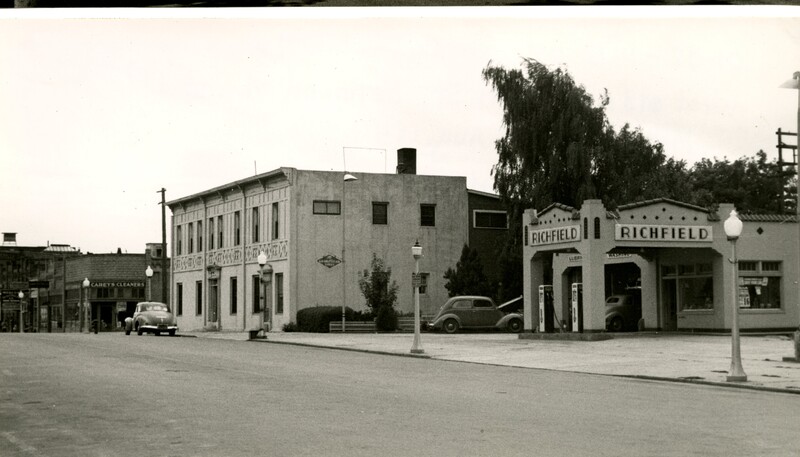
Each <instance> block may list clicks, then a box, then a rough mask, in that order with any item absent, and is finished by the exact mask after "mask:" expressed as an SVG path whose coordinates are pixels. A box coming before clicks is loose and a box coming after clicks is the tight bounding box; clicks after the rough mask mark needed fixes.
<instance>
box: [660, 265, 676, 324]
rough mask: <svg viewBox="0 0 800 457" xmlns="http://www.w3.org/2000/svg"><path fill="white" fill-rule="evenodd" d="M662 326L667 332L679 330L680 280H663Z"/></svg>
mask: <svg viewBox="0 0 800 457" xmlns="http://www.w3.org/2000/svg"><path fill="white" fill-rule="evenodd" d="M661 322H662V323H663V325H662V326H661V328H662V329H663V330H664V331H667V332H674V331H676V330H678V280H677V279H675V278H664V279H662V280H661Z"/></svg>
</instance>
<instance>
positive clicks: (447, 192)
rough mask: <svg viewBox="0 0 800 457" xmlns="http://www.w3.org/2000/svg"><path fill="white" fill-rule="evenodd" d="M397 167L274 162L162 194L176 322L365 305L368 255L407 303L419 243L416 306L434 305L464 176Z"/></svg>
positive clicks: (457, 246) (204, 324)
mask: <svg viewBox="0 0 800 457" xmlns="http://www.w3.org/2000/svg"><path fill="white" fill-rule="evenodd" d="M401 151H405V154H408V151H409V150H408V149H406V150H401ZM412 151H413V150H412ZM398 171H400V172H399V173H398V174H375V173H352V174H347V173H344V172H325V171H308V170H297V169H294V168H281V169H278V170H274V171H272V172H268V173H264V174H260V175H257V176H253V177H251V178H247V179H243V180H240V181H237V182H234V183H231V184H227V185H224V186H220V187H216V188H213V189H209V190H207V191H204V192H201V193H198V194H195V195H191V196H188V197H185V198H181V199H178V200H175V201H172V202H169V203H168V205H169V207H170V209H171V210H172V214H173V216H172V236H173V246H172V249H173V251H172V256H173V258H174V262H173V272H172V275H173V280H172V287H171V290H172V291H173V295H172V305H173V308H174V309H175V311H176V315H177V316H178V325H179V327H180V328H181V329H182V330H192V329H210V330H251V329H257V328H263V327H264V326H268V327H269V328H271V329H277V330H280V329H281V328H282V327H283V325H285V324H287V323H290V322H295V321H296V315H297V311H298V310H300V309H303V308H306V307H313V306H326V305H327V306H342V305H345V306H347V307H350V308H353V309H356V310H363V309H366V306H365V299H364V297H363V295H362V293H361V290H360V288H359V284H358V281H359V279H361V278H362V277H364V274H365V273H366V272H368V270H369V269H370V264H371V261H372V258H373V256H377V257H379V258H380V259H382V260H383V261H384V263H385V265H386V267H387V268H390V269H391V272H392V279H393V280H394V281H396V283H397V285H398V287H399V289H398V300H397V304H396V309H398V311H400V312H411V311H412V310H413V306H414V305H413V288H412V273H413V271H414V260H413V258H412V256H411V247H412V246H413V245H414V243H415V242H417V241H418V242H419V244H420V245H421V246H422V247H423V257H422V259H421V260H420V273H421V274H422V281H423V286H422V287H421V290H420V294H421V295H420V307H421V310H422V313H423V314H432V313H434V312H435V310H436V309H438V307H439V306H441V304H442V303H444V301H445V300H446V298H447V291H446V289H445V287H444V282H445V280H444V278H443V276H444V272H445V271H446V270H447V268H450V267H454V266H455V265H456V263H457V262H458V259H459V257H460V254H461V249H462V247H463V245H464V244H465V243H467V244H468V243H469V242H470V228H469V227H470V225H469V224H468V223H467V221H468V220H470V218H471V216H470V215H469V209H468V208H469V206H468V202H469V199H470V197H469V193H468V191H467V187H466V178H464V177H445V176H421V175H416V174H414V171H415V167H403V168H402V169H401V167H400V166H398ZM353 178H354V179H353ZM484 197H485V196H484ZM495 200H496V197H495ZM494 203H495V202H493V203H492V204H494ZM481 205H483V206H486V203H483V204H480V203H479V204H478V206H481ZM492 209H493V210H494V209H495V207H494V206H492ZM262 252H263V253H264V254H265V255H266V260H267V265H266V268H267V269H268V270H269V273H267V276H266V278H265V279H266V281H264V282H263V285H262V278H261V276H260V272H261V267H260V265H259V264H258V257H259V254H260V253H262Z"/></svg>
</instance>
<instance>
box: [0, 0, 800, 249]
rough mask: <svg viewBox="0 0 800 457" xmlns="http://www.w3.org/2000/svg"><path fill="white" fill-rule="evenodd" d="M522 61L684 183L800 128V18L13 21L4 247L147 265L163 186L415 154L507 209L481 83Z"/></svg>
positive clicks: (7, 33)
mask: <svg viewBox="0 0 800 457" xmlns="http://www.w3.org/2000/svg"><path fill="white" fill-rule="evenodd" d="M526 57H528V58H534V59H536V60H538V61H540V62H542V63H544V64H546V65H548V66H550V67H552V68H556V67H561V68H565V69H566V70H567V71H568V72H569V73H570V74H571V75H572V77H573V78H574V79H575V81H576V82H577V83H578V84H580V85H583V86H584V87H585V88H586V90H587V91H588V93H590V94H591V95H593V96H594V98H595V100H596V101H598V102H599V99H600V96H601V94H602V93H603V91H604V90H607V91H608V94H609V96H610V105H609V106H608V107H607V109H606V112H607V115H608V117H609V120H610V121H611V123H612V125H614V127H615V128H616V129H619V128H621V127H622V126H623V125H624V124H625V123H628V124H630V125H631V126H633V127H637V128H640V129H641V131H642V133H643V134H644V136H645V137H647V138H648V139H649V140H650V141H652V142H660V143H662V144H663V145H664V148H665V153H666V154H667V156H669V157H674V158H676V159H679V160H685V161H686V162H687V164H689V165H692V164H693V163H695V162H697V161H699V160H700V159H702V158H718V159H723V158H728V159H729V160H735V159H737V158H740V157H744V156H753V155H754V154H755V153H756V152H757V151H758V150H764V151H765V152H767V154H768V157H769V158H770V159H772V158H775V157H776V155H777V150H776V147H775V146H776V135H775V132H776V130H777V129H778V128H781V129H782V130H784V131H792V132H794V131H796V129H797V116H798V93H797V90H791V89H788V90H787V89H781V88H779V86H780V85H781V84H782V83H784V82H785V81H787V80H789V79H791V78H792V77H793V73H794V72H796V71H800V8H797V7H778V6H750V7H733V6H723V7H695V6H688V7H686V6H684V7H574V6H567V7H499V8H488V7H481V8H456V7H449V8H266V9H237V8H225V9H191V8H190V9H183V8H181V9H170V8H157V9H106V10H80V9H77V10H59V11H54V10H50V11H46V10H41V9H40V10H5V11H0V68H2V71H0V231H2V232H16V233H17V243H18V245H20V246H45V245H47V244H55V243H58V244H70V245H72V246H74V247H78V248H80V249H81V250H82V251H83V252H93V253H107V252H116V251H117V249H118V248H119V249H122V251H123V252H129V253H141V252H144V248H145V244H146V243H148V242H160V241H161V210H160V207H159V205H158V203H159V201H160V198H161V197H160V194H159V193H157V192H158V191H159V190H160V189H161V188H165V189H166V198H167V201H170V200H175V199H178V198H181V197H185V196H188V195H191V194H194V193H197V192H200V191H203V190H205V189H209V188H212V187H216V186H220V185H224V184H226V183H229V182H232V181H236V180H239V179H244V178H247V177H248V176H252V175H254V174H256V173H264V172H267V171H270V170H274V169H276V168H279V167H294V168H298V169H308V170H344V169H347V170H348V171H351V172H372V173H394V171H395V167H396V165H397V160H396V154H397V153H396V151H397V149H399V148H404V147H412V148H416V149H417V173H418V174H425V175H445V176H465V177H466V178H467V186H468V187H469V188H470V189H475V190H479V191H484V192H493V186H492V183H493V179H492V176H491V170H492V166H493V165H494V164H495V163H496V162H497V155H496V153H495V150H494V142H495V140H497V139H498V138H500V137H501V136H502V135H503V125H502V111H501V107H500V105H499V103H498V101H497V96H496V93H495V92H494V91H493V90H492V88H491V87H490V86H487V85H486V83H485V81H484V80H483V79H482V77H481V70H483V69H484V68H485V67H486V66H487V65H488V64H489V63H490V62H491V63H492V64H493V65H499V66H503V67H505V68H508V69H512V68H521V64H522V59H523V58H526ZM170 214H171V213H170V211H169V210H167V218H168V222H167V223H168V225H169V217H170ZM168 241H169V240H168ZM170 242H171V241H170Z"/></svg>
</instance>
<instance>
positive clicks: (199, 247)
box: [197, 221, 203, 252]
mask: <svg viewBox="0 0 800 457" xmlns="http://www.w3.org/2000/svg"><path fill="white" fill-rule="evenodd" d="M197 252H203V221H197Z"/></svg>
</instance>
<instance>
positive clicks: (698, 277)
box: [661, 263, 714, 311]
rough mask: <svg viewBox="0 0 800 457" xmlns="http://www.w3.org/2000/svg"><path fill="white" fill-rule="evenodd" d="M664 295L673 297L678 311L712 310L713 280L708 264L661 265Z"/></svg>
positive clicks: (711, 270)
mask: <svg viewBox="0 0 800 457" xmlns="http://www.w3.org/2000/svg"><path fill="white" fill-rule="evenodd" d="M661 275H662V280H663V285H664V289H665V294H666V295H667V296H670V297H675V298H676V299H677V301H678V303H677V305H678V310H679V311H689V310H710V309H713V308H714V278H713V267H712V265H711V264H710V263H697V264H694V263H691V264H679V265H663V266H662V267H661Z"/></svg>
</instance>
